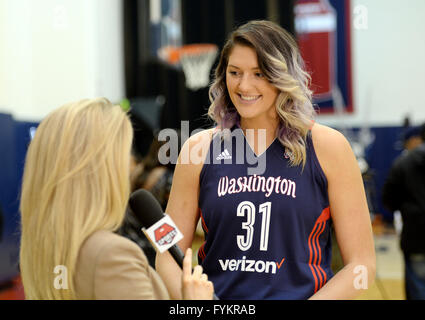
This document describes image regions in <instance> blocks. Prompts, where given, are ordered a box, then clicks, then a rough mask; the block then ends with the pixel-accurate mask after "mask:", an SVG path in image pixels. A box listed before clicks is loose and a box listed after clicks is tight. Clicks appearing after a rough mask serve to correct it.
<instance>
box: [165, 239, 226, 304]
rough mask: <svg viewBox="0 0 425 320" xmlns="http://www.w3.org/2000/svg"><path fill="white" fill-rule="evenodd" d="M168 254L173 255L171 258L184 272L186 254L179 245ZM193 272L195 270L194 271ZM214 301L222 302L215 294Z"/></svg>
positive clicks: (169, 250)
mask: <svg viewBox="0 0 425 320" xmlns="http://www.w3.org/2000/svg"><path fill="white" fill-rule="evenodd" d="M168 252H169V253H170V254H171V256H172V257H173V259H174V261H175V262H176V263H177V264H178V265H179V267H180V268H181V269H182V270H183V259H184V254H183V251H181V249H180V248H179V246H178V245H176V244H175V245H174V246H172V247H171V248H170V249H168ZM192 271H193V269H192ZM213 300H220V299H219V298H218V297H217V296H216V295H215V293H213Z"/></svg>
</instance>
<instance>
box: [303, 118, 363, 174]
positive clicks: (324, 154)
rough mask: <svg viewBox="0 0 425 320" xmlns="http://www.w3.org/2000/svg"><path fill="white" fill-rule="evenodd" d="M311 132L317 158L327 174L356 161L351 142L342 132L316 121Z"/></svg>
mask: <svg viewBox="0 0 425 320" xmlns="http://www.w3.org/2000/svg"><path fill="white" fill-rule="evenodd" d="M311 133H312V139H313V145H314V149H315V152H316V155H317V158H318V160H319V163H320V165H321V166H322V168H323V170H324V171H325V174H326V175H328V174H331V173H332V172H336V171H338V170H337V169H338V168H340V167H343V166H347V165H349V164H353V163H356V161H355V156H354V153H353V151H352V149H351V146H350V143H349V142H348V140H347V138H346V137H345V136H344V135H343V134H342V133H341V132H339V131H337V130H335V129H333V128H330V127H328V126H325V125H322V124H319V123H315V124H314V126H313V128H312V129H311Z"/></svg>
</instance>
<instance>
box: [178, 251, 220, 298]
mask: <svg viewBox="0 0 425 320" xmlns="http://www.w3.org/2000/svg"><path fill="white" fill-rule="evenodd" d="M213 293H214V285H213V283H212V282H211V281H208V276H207V275H206V274H204V273H202V267H201V266H200V265H197V266H196V267H195V268H194V269H193V273H192V249H191V248H188V249H187V250H186V254H185V256H184V260H183V276H182V294H183V299H184V300H212V298H213Z"/></svg>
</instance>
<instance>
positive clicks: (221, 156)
mask: <svg viewBox="0 0 425 320" xmlns="http://www.w3.org/2000/svg"><path fill="white" fill-rule="evenodd" d="M223 159H224V160H230V159H232V156H231V155H230V153H229V151H227V149H224V151H223V152H222V153H220V154H219V155H218V157H217V158H216V160H223Z"/></svg>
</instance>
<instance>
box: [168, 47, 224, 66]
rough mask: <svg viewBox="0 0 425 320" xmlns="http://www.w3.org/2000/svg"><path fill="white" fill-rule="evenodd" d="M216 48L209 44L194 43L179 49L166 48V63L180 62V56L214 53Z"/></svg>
mask: <svg viewBox="0 0 425 320" xmlns="http://www.w3.org/2000/svg"><path fill="white" fill-rule="evenodd" d="M217 49H218V47H217V46H216V45H215V44H211V43H195V44H187V45H184V46H181V47H167V48H164V50H166V55H167V61H168V62H169V63H171V64H176V63H178V62H179V61H180V58H181V56H182V55H189V56H191V55H199V54H202V53H205V52H210V51H215V50H217Z"/></svg>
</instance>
